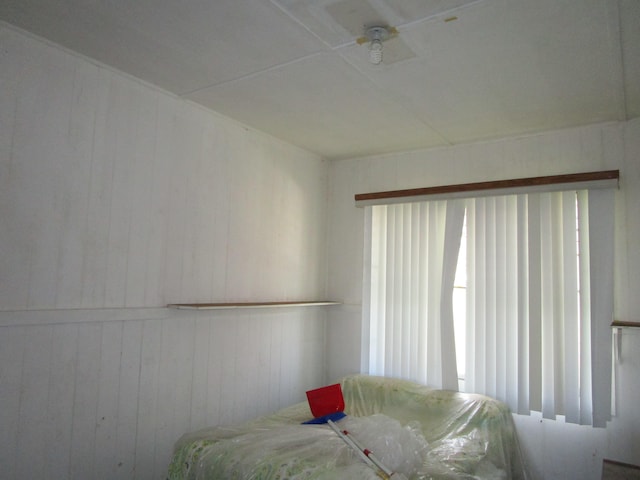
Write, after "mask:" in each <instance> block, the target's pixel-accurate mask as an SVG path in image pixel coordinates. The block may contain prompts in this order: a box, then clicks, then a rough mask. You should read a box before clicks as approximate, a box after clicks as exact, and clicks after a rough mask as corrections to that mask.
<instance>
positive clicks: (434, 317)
mask: <svg viewBox="0 0 640 480" xmlns="http://www.w3.org/2000/svg"><path fill="white" fill-rule="evenodd" d="M367 210H368V212H367V219H368V220H367V221H368V223H369V227H368V230H370V231H371V232H372V237H371V243H370V249H368V251H369V254H370V262H369V268H370V274H369V277H370V281H369V282H366V283H367V287H368V288H367V290H368V295H367V297H368V298H369V300H370V301H369V302H368V304H366V307H365V309H366V310H367V312H366V318H368V322H367V327H366V332H367V334H368V335H367V336H368V339H367V342H368V345H366V346H365V349H366V351H367V352H369V356H368V358H365V359H364V360H365V362H366V364H367V368H366V370H368V372H369V373H371V374H373V375H386V376H393V377H400V378H406V379H411V380H415V381H419V382H422V383H427V384H430V385H434V386H437V387H440V388H446V389H457V383H458V379H457V368H456V355H455V345H454V341H455V340H454V333H453V305H452V300H451V292H452V290H453V281H454V276H455V265H456V262H457V257H458V247H459V245H460V231H461V228H462V224H463V220H464V205H463V204H462V203H461V202H460V201H458V202H456V201H450V200H449V201H436V202H418V203H407V204H396V205H382V206H378V207H374V208H371V207H368V208H367Z"/></svg>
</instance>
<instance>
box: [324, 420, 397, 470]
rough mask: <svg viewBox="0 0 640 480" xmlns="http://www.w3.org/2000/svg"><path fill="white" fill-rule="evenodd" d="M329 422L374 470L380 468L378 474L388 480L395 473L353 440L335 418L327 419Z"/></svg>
mask: <svg viewBox="0 0 640 480" xmlns="http://www.w3.org/2000/svg"><path fill="white" fill-rule="evenodd" d="M327 423H328V424H329V426H330V427H331V429H332V430H333V431H334V432H336V433H337V434H338V436H339V437H340V438H341V439H342V440H344V442H345V443H346V444H347V445H349V446H350V447H351V448H352V449H353V450H355V451H356V453H357V454H358V455H360V458H362V460H364V462H365V463H366V464H367V465H369V466H370V467H371V468H373V469H374V470H378V475H379V476H380V477H382V478H384V479H385V480H388V479H389V478H390V477H391V475H393V472H391V471H390V470H389V469H388V468H386V467H384V466H382V465H381V464H379V463H378V462H377V459H376V460H374V458H375V457H374V458H371V456H372V455H371V452H370V451H369V450H367V449H365V448H362V447H360V446H359V445H358V444H356V442H355V441H354V440H353V437H350V436H348V435H347V434H346V432H347V431H346V430H344V431H342V430H340V429H339V428H338V426H337V425H336V424H335V423H334V422H333V420H327ZM343 432H344V433H343Z"/></svg>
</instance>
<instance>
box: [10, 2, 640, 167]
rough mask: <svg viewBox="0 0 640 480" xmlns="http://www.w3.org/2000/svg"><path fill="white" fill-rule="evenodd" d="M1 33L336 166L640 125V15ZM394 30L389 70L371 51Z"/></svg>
mask: <svg viewBox="0 0 640 480" xmlns="http://www.w3.org/2000/svg"><path fill="white" fill-rule="evenodd" d="M0 19H2V20H4V21H6V22H8V23H10V24H13V25H15V26H17V27H20V28H22V29H24V30H27V31H30V32H32V33H34V34H36V35H39V36H41V37H44V38H47V39H49V40H51V41H53V42H55V43H58V44H60V45H63V46H65V47H67V48H69V49H71V50H75V51H77V52H79V53H81V54H84V55H86V56H89V57H92V58H94V59H96V60H98V61H100V62H102V63H105V64H107V65H111V66H113V67H115V68H117V69H119V70H122V71H124V72H127V73H129V74H131V75H134V76H136V77H139V78H141V79H143V80H146V81H148V82H150V83H154V84H156V85H158V86H160V87H163V88H165V89H167V90H169V91H171V92H173V93H175V94H177V95H179V96H181V97H183V98H185V99H189V100H192V101H195V102H198V103H200V104H202V105H205V106H207V107H210V108H211V109H213V110H216V111H218V112H220V113H222V114H224V115H227V116H229V117H232V118H234V119H236V120H239V121H240V122H243V123H245V124H247V125H249V126H252V127H254V128H256V129H259V130H262V131H264V132H267V133H270V134H272V135H274V136H276V137H279V138H281V139H283V140H286V141H288V142H290V143H293V144H296V145H299V146H301V147H303V148H305V149H307V150H310V151H312V152H316V153H318V154H321V155H323V156H324V157H326V158H330V159H340V158H348V157H355V156H361V155H368V154H376V153H386V152H392V151H400V150H411V149H416V148H425V147H433V146H441V145H452V144H457V143H464V142H470V141H474V140H481V139H488V138H496V137H503V136H508V135H517V134H524V133H531V132H537V131H544V130H549V129H556V128H564V127H571V126H576V125H583V124H588V123H594V122H603V121H616V120H627V119H630V118H634V117H637V116H639V115H640V1H638V0H271V1H269V0H189V1H186V0H183V1H177V0H2V1H1V2H0ZM376 23H383V24H386V25H390V26H395V27H396V28H397V30H398V32H399V34H398V35H397V37H395V38H392V39H390V40H388V41H386V42H385V44H384V57H383V58H384V60H383V63H382V64H380V65H372V64H370V63H369V61H368V46H367V45H366V44H365V45H359V44H357V43H356V41H355V40H356V38H357V37H360V36H361V35H362V33H363V31H364V28H365V26H368V25H372V24H376Z"/></svg>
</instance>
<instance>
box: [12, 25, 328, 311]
mask: <svg viewBox="0 0 640 480" xmlns="http://www.w3.org/2000/svg"><path fill="white" fill-rule="evenodd" d="M0 44H1V45H2V53H1V55H0V85H2V88H1V89H0V122H1V123H0V135H1V137H0V216H1V218H2V228H1V229H0V248H1V250H0V253H1V255H0V275H1V277H0V278H2V282H1V283H0V306H1V308H2V309H35V308H49V309H51V308H105V307H107V308H112V307H159V306H163V305H165V304H167V303H189V302H225V301H285V300H314V299H317V298H319V297H322V296H323V295H324V291H325V277H326V261H325V258H326V252H325V240H324V238H325V225H326V218H325V217H326V191H327V164H326V162H324V161H323V160H322V159H320V158H319V157H317V156H315V155H312V154H310V153H307V152H304V151H302V150H299V149H297V148H294V147H292V146H290V145H287V144H284V143H282V142H279V141H277V140H275V139H273V138H271V137H268V136H266V135H263V134H260V133H258V132H255V131H252V130H249V129H247V128H245V127H244V126H242V125H239V124H236V123H234V122H231V121H230V120H228V119H226V118H224V117H221V116H218V115H216V114H214V113H213V112H211V111H208V110H205V109H203V108H200V107H198V106H196V105H194V104H191V103H188V102H185V101H183V100H181V99H179V98H176V97H173V96H171V95H169V94H166V93H165V92H162V91H160V90H157V89H155V88H152V87H149V86H147V85H145V84H143V83H141V82H139V81H137V80H134V79H131V78H129V77H126V76H124V75H120V74H117V73H114V72H113V71H111V70H109V69H107V68H104V67H101V66H98V65H94V64H92V63H89V62H88V61H86V60H84V59H82V58H79V57H77V56H74V55H70V54H69V53H67V52H65V51H62V50H60V49H58V48H54V47H52V46H50V45H47V44H44V43H41V42H38V41H36V40H34V39H33V38H30V37H28V36H25V35H22V34H20V33H18V32H16V31H14V30H11V29H9V28H7V27H4V28H3V27H2V26H1V25H0Z"/></svg>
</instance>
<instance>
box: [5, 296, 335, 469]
mask: <svg viewBox="0 0 640 480" xmlns="http://www.w3.org/2000/svg"><path fill="white" fill-rule="evenodd" d="M117 313H118V312H112V314H113V318H115V320H109V321H89V320H86V321H85V320H84V319H83V317H85V316H86V318H90V317H91V311H86V310H79V311H56V312H46V311H45V312H42V311H41V312H34V313H33V314H32V316H31V317H30V316H29V312H22V314H20V315H19V316H17V317H18V318H19V320H20V324H18V325H14V326H3V327H0V375H1V377H0V378H1V379H2V390H1V392H0V404H1V405H2V408H1V409H0V465H2V475H1V476H2V478H7V479H12V478H78V479H81V478H83V479H84V478H109V479H112V478H113V479H115V478H142V479H146V478H148V479H155V478H165V476H166V472H167V465H168V462H169V460H170V458H171V452H172V446H173V443H174V442H175V441H176V440H177V439H178V438H179V437H180V436H181V435H182V434H184V433H186V432H188V431H193V430H196V429H199V428H204V427H206V426H210V425H217V424H230V423H234V422H240V421H243V420H247V419H251V418H254V417H256V416H258V415H261V414H265V413H268V412H272V411H275V410H277V409H278V408H280V407H282V406H284V405H290V404H292V403H294V402H299V401H303V399H304V392H305V391H306V390H308V389H311V388H314V387H317V386H320V385H322V384H323V382H324V366H323V364H324V361H323V355H324V353H323V351H324V341H323V340H324V315H325V314H324V311H323V310H322V309H319V308H304V307H298V308H290V309H280V310H278V311H275V310H273V311H272V309H269V310H251V311H250V313H248V312H246V311H245V312H241V311H221V312H195V313H187V314H185V313H179V312H174V311H170V310H164V311H163V310H160V309H141V310H140V311H139V312H136V315H135V318H129V319H126V320H122V319H118V314H117ZM45 315H46V316H47V319H48V320H47V321H49V320H52V319H53V320H55V323H53V324H38V323H40V322H42V321H43V318H44V317H45ZM6 316H7V314H6V313H4V312H3V313H2V314H0V318H3V319H4V318H6ZM130 317H131V316H130ZM145 317H149V318H145ZM14 318H16V317H15V316H14ZM29 318H32V319H34V320H35V321H34V322H33V324H30V325H25V323H31V322H30V321H29ZM58 322H60V323H58ZM65 322H68V323H65ZM5 323H6V321H5Z"/></svg>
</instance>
